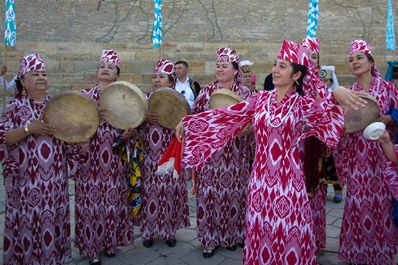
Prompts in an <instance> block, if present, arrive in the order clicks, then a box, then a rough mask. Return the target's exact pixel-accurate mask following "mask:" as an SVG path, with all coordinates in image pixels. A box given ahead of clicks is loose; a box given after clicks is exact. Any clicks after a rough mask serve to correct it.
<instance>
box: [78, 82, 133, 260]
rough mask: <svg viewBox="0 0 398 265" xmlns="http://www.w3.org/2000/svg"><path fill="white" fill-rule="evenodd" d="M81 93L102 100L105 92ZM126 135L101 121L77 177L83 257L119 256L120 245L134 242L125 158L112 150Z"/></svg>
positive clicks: (96, 90)
mask: <svg viewBox="0 0 398 265" xmlns="http://www.w3.org/2000/svg"><path fill="white" fill-rule="evenodd" d="M81 93H82V94H84V95H86V96H88V97H90V98H91V99H92V100H94V101H95V102H97V103H98V102H99V101H100V97H101V89H100V88H99V87H97V86H95V87H93V88H90V89H86V90H82V91H81ZM122 133H123V130H119V129H115V128H114V127H112V126H111V125H110V124H109V123H107V122H106V121H105V120H103V119H101V120H100V125H99V127H98V129H97V132H96V133H95V134H94V136H93V137H92V138H91V141H90V146H89V152H88V155H87V156H86V157H84V162H83V163H82V164H81V170H80V172H79V174H78V176H77V177H76V182H75V200H76V201H75V203H76V205H75V216H76V217H75V218H76V228H75V229H76V241H75V244H76V246H77V248H78V249H79V252H80V255H82V256H88V257H95V256H98V255H99V254H100V253H101V252H106V253H108V254H115V253H116V248H117V247H118V246H126V245H129V244H131V243H132V241H133V229H132V227H133V226H132V223H131V221H130V218H129V215H130V211H131V208H130V206H129V204H128V201H127V197H128V189H127V187H128V186H127V184H128V180H127V169H126V165H125V164H124V163H123V162H122V159H121V156H120V155H119V154H118V153H116V152H113V150H112V144H113V143H114V142H115V140H116V139H117V138H118V137H120V135H122Z"/></svg>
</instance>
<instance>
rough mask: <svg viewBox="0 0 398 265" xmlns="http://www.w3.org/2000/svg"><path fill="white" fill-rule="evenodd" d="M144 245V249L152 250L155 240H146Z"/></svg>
mask: <svg viewBox="0 0 398 265" xmlns="http://www.w3.org/2000/svg"><path fill="white" fill-rule="evenodd" d="M142 244H143V245H144V247H146V248H150V247H152V246H153V239H145V240H144V242H142Z"/></svg>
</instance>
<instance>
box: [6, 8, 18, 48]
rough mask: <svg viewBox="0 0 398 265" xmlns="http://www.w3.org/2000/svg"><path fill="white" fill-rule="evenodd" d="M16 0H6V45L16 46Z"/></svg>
mask: <svg viewBox="0 0 398 265" xmlns="http://www.w3.org/2000/svg"><path fill="white" fill-rule="evenodd" d="M14 1H15V0H6V5H5V8H6V18H5V21H4V29H5V30H4V45H5V46H12V47H15V42H16V39H17V24H16V21H15V3H14Z"/></svg>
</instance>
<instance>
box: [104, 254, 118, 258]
mask: <svg viewBox="0 0 398 265" xmlns="http://www.w3.org/2000/svg"><path fill="white" fill-rule="evenodd" d="M105 255H106V256H107V257H108V258H113V257H114V256H116V254H115V253H112V254H109V253H105Z"/></svg>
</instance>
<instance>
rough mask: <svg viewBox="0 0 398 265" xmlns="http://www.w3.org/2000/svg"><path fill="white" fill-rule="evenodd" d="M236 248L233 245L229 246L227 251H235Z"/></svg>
mask: <svg viewBox="0 0 398 265" xmlns="http://www.w3.org/2000/svg"><path fill="white" fill-rule="evenodd" d="M236 248H237V245H236V244H235V245H232V246H229V247H227V249H228V250H231V251H235V250H236Z"/></svg>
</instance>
